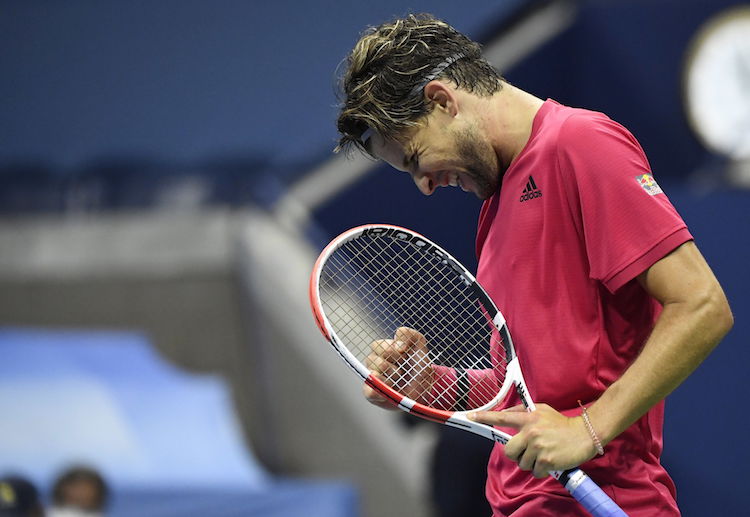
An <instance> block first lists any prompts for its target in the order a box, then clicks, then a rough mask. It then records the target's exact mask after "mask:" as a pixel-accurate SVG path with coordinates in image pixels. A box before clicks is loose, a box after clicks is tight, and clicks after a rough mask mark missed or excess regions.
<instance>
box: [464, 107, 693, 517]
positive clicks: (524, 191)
mask: <svg viewBox="0 0 750 517" xmlns="http://www.w3.org/2000/svg"><path fill="white" fill-rule="evenodd" d="M690 239H692V237H691V235H690V233H689V232H688V230H687V228H686V226H685V223H684V222H683V221H682V219H681V218H680V216H679V215H678V214H677V212H676V211H675V209H674V207H673V206H672V205H671V203H670V202H669V200H668V199H667V197H666V195H664V194H663V193H662V191H661V189H660V188H659V186H658V185H657V184H656V182H655V181H654V180H653V177H652V176H651V170H650V168H649V164H648V161H647V159H646V156H645V154H644V152H643V150H642V149H641V147H640V145H639V144H638V142H637V141H636V140H635V138H634V137H633V136H632V135H631V134H630V133H629V132H628V131H627V130H626V129H625V128H623V127H622V126H620V125H619V124H617V123H616V122H613V121H612V120H610V119H609V118H608V117H606V116H605V115H603V114H601V113H596V112H591V111H586V110H581V109H573V108H568V107H565V106H562V105H560V104H557V103H556V102H554V101H551V100H548V101H547V102H545V103H544V105H543V106H542V108H541V109H540V110H539V112H538V113H537V115H536V117H535V119H534V123H533V128H532V132H531V137H530V139H529V141H528V143H527V144H526V146H525V148H524V150H523V151H522V152H521V154H520V155H519V156H518V157H517V158H516V160H515V161H514V162H513V164H512V165H511V167H510V168H509V169H508V170H507V172H506V173H505V175H504V177H503V180H502V187H501V189H500V191H499V192H497V193H496V194H495V195H494V196H493V197H492V198H490V199H488V200H487V201H486V202H485V203H484V205H483V207H482V211H481V214H480V218H479V228H478V233H477V255H478V257H479V266H478V274H477V278H478V280H479V282H480V284H482V286H483V287H484V288H485V289H486V290H487V292H488V293H489V295H490V296H491V297H492V299H493V300H494V301H495V303H496V304H497V305H498V307H499V308H500V310H501V311H502V312H503V314H504V315H505V317H506V318H507V321H508V328H509V329H510V332H511V335H512V337H513V341H514V343H515V345H516V347H517V351H518V356H519V360H520V362H521V368H522V370H523V372H524V377H525V379H526V381H527V384H528V388H529V391H530V394H531V397H532V398H533V400H534V401H536V402H540V403H542V402H543V403H547V404H549V405H551V406H552V407H554V408H555V409H557V410H558V411H562V412H563V413H565V414H571V415H572V414H579V413H580V409H579V408H578V404H577V400H578V399H581V400H582V401H583V402H584V404H588V403H591V402H593V401H595V400H596V399H597V398H598V397H599V396H600V395H601V393H602V392H603V391H604V390H605V389H606V388H607V386H609V385H610V384H611V383H612V382H614V381H615V380H616V379H618V378H619V377H620V375H621V374H622V373H623V371H624V370H625V369H626V368H627V367H628V365H629V364H630V363H631V362H632V361H633V360H634V358H635V357H636V356H637V354H638V352H639V350H640V348H641V346H642V345H643V343H644V342H645V341H646V339H647V337H648V335H649V333H650V331H651V329H652V328H653V325H654V322H655V320H656V318H657V316H658V314H659V312H660V306H659V304H658V303H657V302H656V301H655V300H654V299H652V298H651V297H650V296H649V295H648V294H647V293H646V292H645V291H644V290H643V289H642V288H641V286H640V284H639V283H638V282H637V280H635V277H636V276H637V275H638V274H640V273H642V272H643V271H644V270H646V269H648V268H649V267H650V266H651V265H652V264H654V263H655V262H657V261H658V260H659V259H661V258H663V257H664V256H665V255H667V254H668V253H669V252H671V251H672V250H674V249H675V248H676V247H678V246H679V245H681V244H683V243H684V242H686V241H688V240H690ZM515 403H517V402H516V401H512V404H515ZM663 416H664V405H663V403H659V404H657V405H656V406H655V407H654V408H653V409H652V410H651V411H649V412H648V413H647V414H646V415H644V416H643V417H642V418H641V419H640V420H638V421H637V422H636V423H635V424H633V425H632V426H631V427H629V428H628V429H627V430H626V431H625V432H623V433H622V434H621V435H620V436H618V437H617V438H616V439H615V440H613V441H612V442H611V443H610V444H609V445H608V446H607V447H606V452H605V455H604V456H602V457H598V458H595V459H594V460H592V461H590V462H588V463H586V464H584V465H583V466H582V468H583V469H584V470H585V471H586V472H587V473H588V474H589V475H590V476H591V477H592V478H593V479H594V481H596V482H597V483H598V484H599V485H600V486H602V488H604V489H605V491H606V492H607V493H609V495H610V496H611V497H613V499H614V500H615V501H616V502H617V503H618V504H620V505H621V506H622V507H623V508H624V510H625V511H626V512H627V513H628V514H629V515H630V516H631V517H638V516H644V517H645V516H649V517H651V516H653V515H670V516H671V515H679V511H678V510H677V505H676V503H675V487H674V483H673V482H672V480H671V479H670V477H669V476H668V475H667V473H666V471H665V470H664V469H663V467H662V466H661V464H660V463H659V457H660V455H661V451H662V423H663ZM488 468H489V477H488V482H487V496H488V499H489V501H490V504H491V505H492V507H493V510H494V515H495V516H501V515H510V514H511V513H513V516H514V517H522V516H534V517H540V516H545V515H550V516H551V515H555V516H557V515H566V516H568V515H587V514H586V513H585V512H584V511H583V510H582V509H581V508H580V507H579V506H577V503H576V502H575V501H574V500H573V499H572V498H571V497H570V496H569V495H568V494H567V492H565V490H564V489H563V488H562V487H561V486H560V485H559V484H558V483H557V482H556V481H554V480H552V479H546V480H537V479H535V478H534V477H533V476H531V474H530V473H528V472H523V471H521V470H520V469H518V467H517V465H516V464H515V463H513V462H510V461H509V460H507V459H506V458H505V456H504V454H503V451H502V447H501V446H496V447H495V450H494V451H493V454H492V457H491V459H490V463H489V467H488ZM542 492H543V493H544V494H545V495H544V496H541V497H540V493H542ZM519 508H520V509H519ZM514 512H515V513H514Z"/></svg>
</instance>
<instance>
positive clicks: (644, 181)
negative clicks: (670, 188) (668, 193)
mask: <svg viewBox="0 0 750 517" xmlns="http://www.w3.org/2000/svg"><path fill="white" fill-rule="evenodd" d="M635 181H637V182H638V184H639V185H640V186H641V187H643V190H645V191H646V192H647V193H648V194H649V195H651V196H655V195H656V194H664V191H663V190H662V189H661V187H660V186H659V184H658V183H657V182H656V180H655V179H654V177H653V176H652V175H651V174H650V173H648V172H647V173H646V174H639V175H638V176H636V177H635Z"/></svg>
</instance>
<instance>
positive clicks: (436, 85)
mask: <svg viewBox="0 0 750 517" xmlns="http://www.w3.org/2000/svg"><path fill="white" fill-rule="evenodd" d="M424 94H425V96H426V97H427V98H428V99H429V100H430V101H432V102H433V103H434V107H435V109H441V110H443V111H445V112H446V113H447V114H448V115H450V116H451V117H455V116H456V115H457V114H458V97H457V96H456V92H455V90H454V89H453V88H451V87H450V85H448V84H446V83H444V82H441V81H438V80H434V81H430V82H429V83H427V84H426V85H425V87H424Z"/></svg>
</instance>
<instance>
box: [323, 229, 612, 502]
mask: <svg viewBox="0 0 750 517" xmlns="http://www.w3.org/2000/svg"><path fill="white" fill-rule="evenodd" d="M310 304H311V306H312V310H313V314H314V316H315V320H316V323H317V324H318V327H319V328H320V331H321V332H322V333H323V336H325V338H326V339H327V340H328V341H329V342H330V343H331V345H333V348H334V349H335V351H336V352H337V353H338V355H339V356H340V357H341V358H342V359H343V360H344V362H345V363H346V364H348V365H349V366H350V367H351V368H352V369H353V370H354V371H355V372H356V373H357V374H358V375H359V376H360V377H361V378H362V380H363V381H364V382H365V383H366V385H367V386H369V387H370V388H372V389H373V390H375V391H376V392H377V393H378V394H379V395H381V396H382V397H384V399H388V400H390V401H392V403H393V404H395V405H397V406H398V407H399V408H400V409H402V410H404V411H406V412H408V413H411V414H414V415H416V416H419V417H421V418H425V419H427V420H431V421H434V422H439V423H443V424H447V425H450V426H453V427H457V428H459V429H464V430H466V431H471V432H473V433H476V434H478V435H480V436H484V437H485V438H488V439H490V440H494V441H496V442H500V443H502V444H505V443H507V441H508V440H510V438H511V436H510V435H508V434H506V433H504V432H503V431H500V430H498V429H495V428H494V427H492V426H488V425H485V424H480V423H477V422H473V421H471V420H469V419H468V418H467V416H466V415H467V413H468V412H470V411H484V410H490V409H492V408H494V407H495V406H497V405H498V404H499V403H500V402H501V401H502V400H503V399H505V397H506V396H507V395H508V393H509V392H510V390H511V388H512V387H514V388H515V390H516V392H517V393H518V396H519V397H520V399H521V401H522V403H523V404H524V405H525V406H526V408H527V409H528V410H530V411H533V410H534V402H533V401H532V400H531V397H530V396H529V393H528V390H527V389H526V384H525V382H524V379H523V375H522V374H521V369H520V366H519V363H518V357H517V356H516V352H515V349H514V348H513V341H512V339H511V336H510V332H509V331H508V328H507V326H506V324H505V318H504V316H503V315H502V313H501V312H500V311H499V310H498V308H497V307H496V306H495V304H494V303H493V302H492V300H491V299H490V298H489V296H488V295H487V293H486V292H485V291H484V289H483V288H482V287H481V286H480V285H479V284H478V283H477V281H476V279H475V278H474V276H473V275H472V274H471V273H470V272H469V271H468V270H467V269H466V268H465V267H463V266H462V265H461V264H460V263H459V262H458V261H457V260H456V259H454V258H453V257H452V256H451V255H450V254H449V253H448V252H446V251H445V250H443V249H442V248H441V247H440V246H438V245H436V244H435V243H433V242H431V241H430V240H429V239H427V238H426V237H423V236H422V235H419V234H417V233H415V232H412V231H410V230H407V229H404V228H400V227H397V226H391V225H365V226H360V227H357V228H353V229H351V230H348V231H346V232H344V233H343V234H341V235H339V236H338V237H336V238H335V239H334V240H333V241H332V242H331V243H330V244H329V245H328V246H327V247H326V248H325V249H324V250H323V252H322V253H321V254H320V257H319V258H318V260H317V262H316V263H315V267H314V268H313V271H312V275H311V277H310ZM390 336H393V337H394V339H384V337H390ZM550 475H551V476H552V477H554V478H555V479H557V480H558V481H559V482H560V483H561V484H562V485H563V486H564V487H565V488H566V490H568V492H570V493H571V494H572V495H573V497H574V498H575V499H577V500H578V501H579V502H580V503H581V505H582V506H583V507H584V508H586V510H588V512H590V513H591V514H592V515H594V516H595V517H606V516H624V515H626V514H625V513H624V512H623V511H622V510H621V509H620V508H619V507H618V506H617V505H616V504H615V503H614V501H612V500H611V499H610V498H609V496H607V494H605V493H604V492H603V491H602V490H601V488H599V487H598V486H597V485H596V483H594V482H593V481H592V480H591V478H589V477H588V476H587V475H586V474H585V473H584V472H583V471H581V470H580V469H578V468H574V469H569V470H565V471H562V472H551V473H550Z"/></svg>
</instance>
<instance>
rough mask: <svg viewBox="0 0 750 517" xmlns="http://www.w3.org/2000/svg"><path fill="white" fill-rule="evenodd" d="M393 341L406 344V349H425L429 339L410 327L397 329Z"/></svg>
mask: <svg viewBox="0 0 750 517" xmlns="http://www.w3.org/2000/svg"><path fill="white" fill-rule="evenodd" d="M393 339H394V340H396V341H401V342H402V343H404V345H405V346H406V348H407V349H408V348H412V347H423V346H425V345H426V344H427V338H425V337H424V335H423V334H422V333H421V332H419V331H417V330H414V329H413V328H409V327H399V328H397V329H396V332H395V334H394V335H393Z"/></svg>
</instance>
